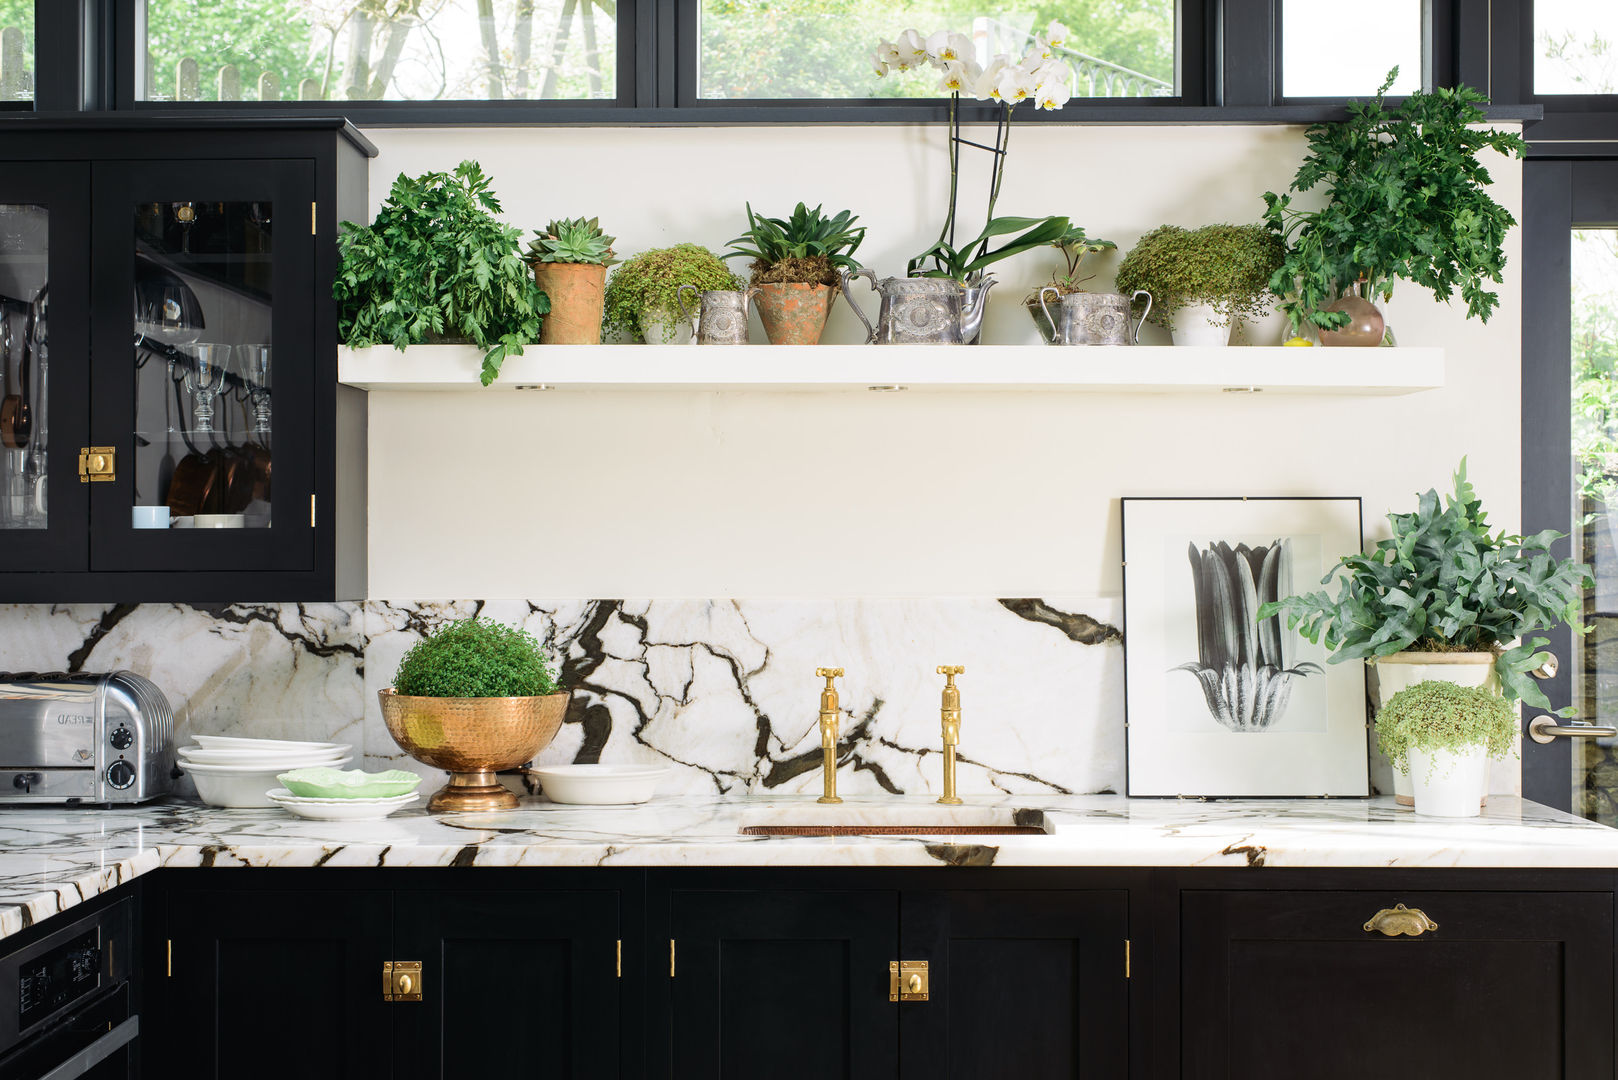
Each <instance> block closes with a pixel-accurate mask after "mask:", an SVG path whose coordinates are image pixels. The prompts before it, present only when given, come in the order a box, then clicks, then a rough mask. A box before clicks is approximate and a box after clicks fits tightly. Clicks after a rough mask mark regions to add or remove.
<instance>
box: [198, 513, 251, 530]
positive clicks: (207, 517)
mask: <svg viewBox="0 0 1618 1080" xmlns="http://www.w3.org/2000/svg"><path fill="white" fill-rule="evenodd" d="M246 525H247V515H246V514H198V515H197V516H196V520H195V522H194V523H193V526H192V527H193V528H197V529H240V528H244V527H246Z"/></svg>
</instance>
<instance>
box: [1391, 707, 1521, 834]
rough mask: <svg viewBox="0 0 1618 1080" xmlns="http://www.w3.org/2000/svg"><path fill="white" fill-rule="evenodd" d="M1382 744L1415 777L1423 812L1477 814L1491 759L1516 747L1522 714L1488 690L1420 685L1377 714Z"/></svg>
mask: <svg viewBox="0 0 1618 1080" xmlns="http://www.w3.org/2000/svg"><path fill="white" fill-rule="evenodd" d="M1376 742H1377V748H1378V749H1380V750H1381V751H1382V753H1383V754H1384V755H1385V756H1386V757H1387V758H1388V760H1389V761H1391V762H1392V763H1393V767H1394V769H1395V770H1396V771H1397V773H1398V774H1399V775H1402V776H1404V777H1407V778H1408V780H1409V783H1410V788H1411V795H1412V801H1413V802H1414V804H1415V808H1416V813H1418V814H1422V815H1424V816H1428V817H1477V816H1478V809H1479V807H1480V806H1481V805H1482V802H1483V799H1484V797H1486V796H1487V793H1488V777H1489V759H1490V758H1503V757H1505V756H1506V755H1507V754H1509V753H1511V752H1512V750H1513V748H1514V747H1515V746H1516V742H1517V717H1516V711H1515V710H1514V709H1512V707H1511V706H1510V705H1509V704H1507V703H1506V700H1505V699H1504V698H1502V697H1499V696H1498V695H1496V694H1491V693H1490V692H1489V691H1487V690H1484V689H1482V688H1480V687H1475V686H1457V685H1456V684H1455V683H1452V682H1444V681H1442V680H1432V681H1428V682H1419V683H1416V684H1415V685H1414V686H1407V687H1405V688H1404V689H1403V690H1400V691H1399V692H1398V693H1397V694H1394V695H1393V696H1392V697H1391V698H1390V699H1389V700H1388V702H1387V704H1385V705H1383V706H1382V708H1381V709H1379V710H1378V711H1377V714H1376Z"/></svg>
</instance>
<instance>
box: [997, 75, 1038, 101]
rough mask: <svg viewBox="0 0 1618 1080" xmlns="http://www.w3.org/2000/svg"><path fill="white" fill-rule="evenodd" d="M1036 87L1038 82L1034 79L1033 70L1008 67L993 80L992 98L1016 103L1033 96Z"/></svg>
mask: <svg viewBox="0 0 1618 1080" xmlns="http://www.w3.org/2000/svg"><path fill="white" fill-rule="evenodd" d="M1038 89H1039V84H1038V83H1037V82H1036V81H1035V80H1034V73H1033V72H1031V71H1028V70H1026V69H1024V68H1022V67H1008V68H1006V69H1005V70H1004V71H1002V72H1001V73H1000V77H999V78H998V79H996V80H995V84H994V100H996V101H1003V102H1005V103H1006V104H1007V105H1016V104H1019V103H1020V102H1024V101H1027V100H1028V99H1029V98H1031V97H1033V96H1034V92H1035V91H1036V90H1038Z"/></svg>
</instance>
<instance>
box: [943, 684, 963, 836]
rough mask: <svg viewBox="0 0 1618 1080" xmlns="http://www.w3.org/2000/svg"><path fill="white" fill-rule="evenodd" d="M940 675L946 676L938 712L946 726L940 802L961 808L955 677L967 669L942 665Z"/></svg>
mask: <svg viewBox="0 0 1618 1080" xmlns="http://www.w3.org/2000/svg"><path fill="white" fill-rule="evenodd" d="M938 673H939V674H940V675H942V676H944V700H943V702H942V703H941V705H940V707H939V710H938V715H939V719H940V720H941V721H942V722H943V725H944V794H942V795H940V796H939V797H938V801H939V802H941V803H943V804H944V805H945V806H959V805H961V799H960V796H958V795H956V794H955V748H956V747H957V746H959V745H961V692H960V691H959V690H958V689H956V687H955V676H957V675H964V674H966V668H964V667H951V666H949V665H947V664H940V665H939V666H938Z"/></svg>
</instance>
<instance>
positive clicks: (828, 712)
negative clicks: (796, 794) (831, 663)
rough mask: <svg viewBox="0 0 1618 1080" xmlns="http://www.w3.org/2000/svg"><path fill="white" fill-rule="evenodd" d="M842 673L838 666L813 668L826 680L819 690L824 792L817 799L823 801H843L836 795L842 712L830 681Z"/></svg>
mask: <svg viewBox="0 0 1618 1080" xmlns="http://www.w3.org/2000/svg"><path fill="white" fill-rule="evenodd" d="M842 675H843V669H842V668H840V667H833V668H824V667H823V668H815V676H816V677H817V678H821V679H825V680H826V688H825V689H824V690H822V691H821V692H820V772H821V784H822V787H823V789H824V794H822V795H821V796H820V799H819V801H820V802H823V803H840V802H842V801H843V800H842V799H839V798H838V797H837V721H838V720H839V719H841V717H842V715H843V713H842V709H841V708H840V707H839V706H838V704H837V687H836V685H835V684H834V683H833V682H832V680H833V679H840V678H842Z"/></svg>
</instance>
